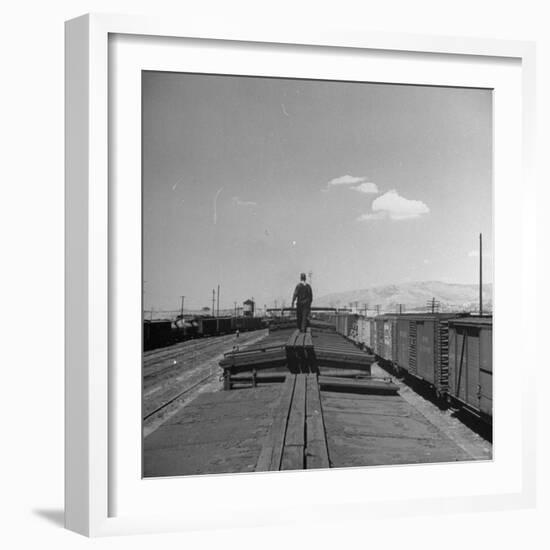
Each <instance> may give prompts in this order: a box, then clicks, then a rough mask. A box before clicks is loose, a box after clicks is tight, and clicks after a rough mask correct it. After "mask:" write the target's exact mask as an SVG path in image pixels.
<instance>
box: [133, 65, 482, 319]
mask: <svg viewBox="0 0 550 550" xmlns="http://www.w3.org/2000/svg"><path fill="white" fill-rule="evenodd" d="M142 98H143V100H142V101H143V112H142V117H143V119H142V123H143V125H142V146H143V147H142V153H143V156H142V165H143V172H142V180H143V280H144V309H145V310H149V309H152V308H154V309H155V310H163V309H164V310H173V309H177V308H178V307H179V304H180V298H179V296H180V295H185V296H186V298H185V307H186V309H187V308H194V309H198V308H201V307H204V306H209V305H211V300H212V289H214V288H216V287H217V285H218V284H219V285H220V286H221V292H220V308H221V309H225V308H232V307H233V304H234V302H237V303H238V304H242V302H243V301H244V300H245V299H247V298H251V297H253V298H254V299H255V301H256V302H257V303H258V305H259V306H260V307H261V306H263V305H264V304H267V305H268V306H271V305H273V304H274V301H275V300H277V301H278V304H279V305H281V303H282V302H283V301H285V302H286V304H287V305H289V304H290V300H291V297H292V292H293V290H294V286H295V284H296V282H297V281H298V278H299V274H300V272H307V273H309V272H312V274H313V275H312V286H313V292H314V301H315V296H316V295H317V296H321V295H324V294H328V293H331V292H339V291H346V290H354V289H361V288H367V287H370V286H375V285H384V284H398V283H402V282H410V281H435V280H437V281H445V282H451V283H474V282H476V281H477V280H478V261H479V260H478V256H477V249H478V239H479V233H483V240H484V252H483V254H484V280H485V281H486V282H490V281H491V280H492V270H493V267H492V257H491V250H492V92H491V90H481V89H465V88H445V87H428V86H408V85H391V84H373V83H363V82H337V81H318V80H294V79H279V78H257V77H242V76H223V75H220V76H217V75H198V74H182V73H162V72H152V71H147V72H144V73H143V78H142ZM314 305H315V304H314Z"/></svg>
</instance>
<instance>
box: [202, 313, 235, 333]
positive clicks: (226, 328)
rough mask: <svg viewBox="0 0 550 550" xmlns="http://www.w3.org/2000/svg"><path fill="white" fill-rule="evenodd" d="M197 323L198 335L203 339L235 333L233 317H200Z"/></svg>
mask: <svg viewBox="0 0 550 550" xmlns="http://www.w3.org/2000/svg"><path fill="white" fill-rule="evenodd" d="M197 323H198V328H197V335H198V336H202V337H204V336H218V335H220V334H231V332H234V331H235V330H234V329H233V328H232V319H231V317H199V319H197Z"/></svg>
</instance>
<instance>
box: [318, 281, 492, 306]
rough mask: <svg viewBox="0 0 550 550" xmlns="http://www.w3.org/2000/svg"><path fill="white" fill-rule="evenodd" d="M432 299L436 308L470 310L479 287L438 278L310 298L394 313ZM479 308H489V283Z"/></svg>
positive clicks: (337, 304) (490, 297) (484, 289)
mask: <svg viewBox="0 0 550 550" xmlns="http://www.w3.org/2000/svg"><path fill="white" fill-rule="evenodd" d="M432 298H435V299H436V301H439V302H440V309H439V311H473V310H477V309H478V307H479V286H478V285H475V284H474V285H466V284H450V283H443V282H441V281H423V282H414V283H402V284H396V285H382V286H373V287H370V288H364V289H361V290H349V291H347V292H335V293H332V294H327V295H325V296H320V297H319V298H315V299H314V303H313V306H317V307H321V306H325V307H349V304H350V303H354V302H359V308H362V307H363V304H368V307H369V309H374V308H375V307H376V305H378V304H379V305H380V311H381V312H394V311H396V310H397V309H398V307H399V304H403V311H405V312H411V311H426V307H427V306H426V303H427V302H428V301H429V300H431V299H432ZM483 309H484V310H485V311H491V310H492V309H493V285H492V284H491V283H489V284H485V285H483Z"/></svg>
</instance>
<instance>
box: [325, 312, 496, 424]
mask: <svg viewBox="0 0 550 550" xmlns="http://www.w3.org/2000/svg"><path fill="white" fill-rule="evenodd" d="M327 320H328V321H330V323H331V324H332V325H333V326H334V327H335V328H336V331H337V332H339V333H340V334H342V335H343V336H345V337H347V338H349V339H350V340H353V341H354V342H355V343H356V344H357V345H358V346H359V347H361V348H366V349H368V350H369V351H371V352H372V353H374V354H375V355H376V357H377V360H378V362H379V363H380V364H381V366H383V367H386V368H390V369H391V370H393V371H394V372H395V373H396V374H402V375H405V376H410V377H413V378H414V379H416V380H419V381H420V382H421V383H422V384H424V385H425V386H426V387H428V388H430V389H432V390H433V391H434V393H435V395H436V397H437V398H438V399H440V400H442V401H444V402H446V403H447V404H449V405H451V406H453V407H458V408H461V409H466V410H468V411H469V412H471V413H473V414H474V415H475V416H477V417H478V418H480V419H481V420H482V421H484V422H485V423H487V424H492V417H493V413H492V410H493V366H492V365H493V357H492V354H493V347H492V342H493V339H492V334H493V319H492V316H473V315H469V314H456V313H424V314H414V313H412V314H385V315H378V316H376V317H364V316H361V315H355V314H347V313H337V314H332V315H329V316H328V317H327Z"/></svg>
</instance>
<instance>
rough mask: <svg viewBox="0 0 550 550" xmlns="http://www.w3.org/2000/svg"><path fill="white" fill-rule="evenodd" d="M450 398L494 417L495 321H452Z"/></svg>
mask: <svg viewBox="0 0 550 550" xmlns="http://www.w3.org/2000/svg"><path fill="white" fill-rule="evenodd" d="M448 395H449V398H450V399H451V400H452V401H455V402H459V403H460V404H462V405H464V406H466V407H467V408H468V409H470V410H471V411H472V412H474V413H475V414H477V415H478V416H480V417H481V418H482V419H483V420H485V421H486V422H492V417H493V318H492V317H469V318H463V319H451V320H449V390H448Z"/></svg>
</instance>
